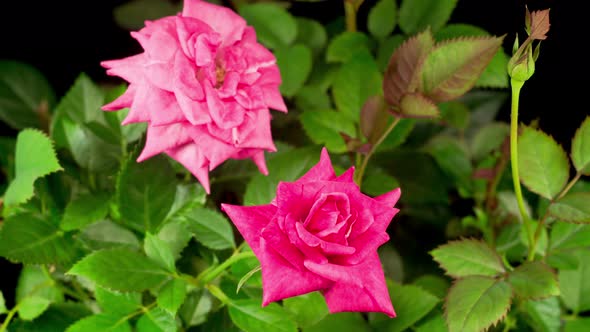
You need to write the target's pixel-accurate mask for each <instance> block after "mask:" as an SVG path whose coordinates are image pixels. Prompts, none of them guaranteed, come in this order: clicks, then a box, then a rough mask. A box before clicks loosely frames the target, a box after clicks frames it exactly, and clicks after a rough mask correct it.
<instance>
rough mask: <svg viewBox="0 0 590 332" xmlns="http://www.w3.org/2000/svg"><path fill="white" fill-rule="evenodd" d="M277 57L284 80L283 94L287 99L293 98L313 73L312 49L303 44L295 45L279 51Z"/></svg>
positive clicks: (282, 85)
mask: <svg viewBox="0 0 590 332" xmlns="http://www.w3.org/2000/svg"><path fill="white" fill-rule="evenodd" d="M275 56H276V57H277V64H278V65H279V68H280V70H281V76H282V79H283V84H281V87H280V88H281V93H282V94H283V95H284V96H286V97H293V96H294V95H295V94H296V93H297V92H298V91H299V89H301V87H302V86H303V83H305V81H306V80H307V77H308V76H309V73H310V72H311V65H312V52H311V49H310V48H309V47H307V46H305V45H302V44H295V45H293V46H291V47H289V48H282V49H280V50H277V51H276V53H275Z"/></svg>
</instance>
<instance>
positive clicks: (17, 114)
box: [0, 60, 55, 129]
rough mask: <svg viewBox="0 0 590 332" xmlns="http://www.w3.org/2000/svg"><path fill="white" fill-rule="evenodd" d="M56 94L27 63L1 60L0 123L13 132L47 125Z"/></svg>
mask: <svg viewBox="0 0 590 332" xmlns="http://www.w3.org/2000/svg"><path fill="white" fill-rule="evenodd" d="M54 103H55V94H54V92H53V89H52V88H51V85H50V84H49V82H48V81H47V79H46V78H45V77H44V76H43V74H41V72H39V70H38V69H36V68H34V67H33V66H30V65H28V64H26V63H22V62H17V61H9V60H2V61H0V120H2V121H3V122H5V123H6V124H8V125H10V126H11V127H13V128H16V129H24V128H28V127H33V128H40V127H42V126H46V125H47V123H46V121H47V117H48V112H49V109H50V108H51V107H52V106H53V104H54Z"/></svg>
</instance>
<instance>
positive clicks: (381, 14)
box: [367, 0, 397, 38]
mask: <svg viewBox="0 0 590 332" xmlns="http://www.w3.org/2000/svg"><path fill="white" fill-rule="evenodd" d="M396 24H397V5H396V3H395V0H379V2H377V3H376V4H375V6H373V8H371V10H370V11H369V17H368V21H367V29H368V30H369V32H370V33H371V34H372V35H373V36H375V37H377V38H385V37H387V36H389V35H390V34H391V33H392V32H393V29H395V25H396Z"/></svg>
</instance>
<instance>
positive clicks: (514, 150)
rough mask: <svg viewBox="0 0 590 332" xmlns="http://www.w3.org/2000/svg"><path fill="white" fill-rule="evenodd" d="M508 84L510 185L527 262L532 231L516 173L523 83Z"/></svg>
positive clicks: (512, 81) (531, 253)
mask: <svg viewBox="0 0 590 332" xmlns="http://www.w3.org/2000/svg"><path fill="white" fill-rule="evenodd" d="M510 83H511V85H512V111H511V114H510V165H511V167H512V183H513V185H514V194H515V195H516V200H517V202H518V209H519V211H520V215H521V217H522V223H523V225H524V228H525V231H526V234H527V238H528V240H529V241H528V242H529V260H532V259H531V258H530V257H531V255H532V256H533V257H534V250H532V249H533V246H532V244H533V230H532V227H531V221H530V219H529V216H528V213H527V211H526V208H525V206H524V199H523V197H522V190H521V188H520V175H519V173H518V99H519V96H520V89H521V88H522V86H523V85H524V81H519V80H515V79H511V80H510Z"/></svg>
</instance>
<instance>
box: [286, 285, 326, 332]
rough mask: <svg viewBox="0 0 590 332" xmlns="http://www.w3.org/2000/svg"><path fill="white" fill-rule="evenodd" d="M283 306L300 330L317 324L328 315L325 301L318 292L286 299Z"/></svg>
mask: <svg viewBox="0 0 590 332" xmlns="http://www.w3.org/2000/svg"><path fill="white" fill-rule="evenodd" d="M283 306H284V307H285V309H286V310H287V311H288V312H290V313H291V314H292V315H293V317H294V319H295V322H297V326H299V327H300V328H306V327H310V326H313V325H315V324H317V323H318V322H319V321H321V320H322V319H323V318H324V317H326V316H327V315H328V313H329V311H328V306H327V305H326V300H324V297H323V296H322V294H320V293H319V292H311V293H308V294H304V295H300V296H295V297H289V298H286V299H284V300H283Z"/></svg>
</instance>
